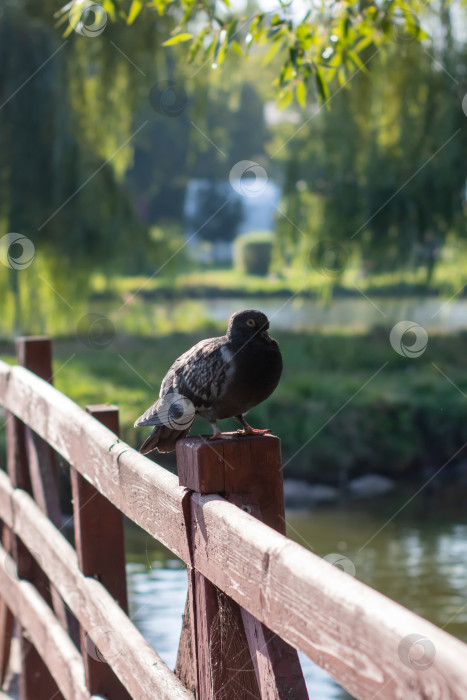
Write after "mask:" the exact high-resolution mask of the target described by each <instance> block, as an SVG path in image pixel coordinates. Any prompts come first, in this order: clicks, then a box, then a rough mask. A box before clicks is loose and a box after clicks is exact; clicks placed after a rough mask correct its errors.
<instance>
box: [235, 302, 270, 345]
mask: <svg viewBox="0 0 467 700" xmlns="http://www.w3.org/2000/svg"><path fill="white" fill-rule="evenodd" d="M268 329H269V321H268V317H267V316H266V315H265V314H263V313H262V311H256V310H255V309H246V310H245V311H236V312H235V313H234V314H232V316H231V317H230V319H229V326H228V328H227V336H228V337H229V338H231V339H240V340H244V341H245V342H246V341H247V340H248V339H249V338H252V337H253V336H256V335H259V336H260V337H261V338H264V339H265V340H267V341H268V342H271V338H270V336H269V333H268Z"/></svg>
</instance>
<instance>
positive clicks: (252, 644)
mask: <svg viewBox="0 0 467 700" xmlns="http://www.w3.org/2000/svg"><path fill="white" fill-rule="evenodd" d="M177 457H178V460H179V461H178V474H179V481H180V485H182V486H185V487H186V488H193V487H200V486H201V487H202V488H203V490H204V492H205V493H207V492H209V491H211V490H212V491H214V490H217V489H218V486H219V484H220V483H223V488H222V491H223V495H224V496H225V498H226V499H227V500H229V501H230V502H232V503H234V504H235V505H236V506H238V507H240V508H242V509H243V510H245V511H246V512H249V513H251V514H252V515H254V516H255V517H257V518H258V519H260V520H264V521H266V522H267V524H268V525H270V526H271V527H274V528H275V529H276V530H278V531H279V532H283V533H285V518H284V496H283V481H282V462H281V452H280V440H279V439H278V438H277V437H274V436H272V435H267V436H257V435H252V436H243V435H242V436H237V435H235V434H234V435H229V436H228V437H225V438H223V439H220V440H215V441H213V442H212V443H210V442H208V441H206V440H205V439H204V438H187V439H184V440H180V441H179V442H178V446H177ZM197 468H198V469H199V471H200V474H202V479H201V478H198V477H197V475H196V469H197ZM220 475H222V478H220ZM192 526H193V522H192ZM198 588H199V589H200V590H198ZM194 595H195V598H196V600H197V630H198V629H200V630H201V632H202V634H201V637H200V633H198V636H197V651H198V670H199V673H198V679H199V680H198V682H199V691H200V696H201V697H206V698H208V697H210V696H209V690H208V689H209V687H211V693H213V696H214V697H216V692H217V693H218V694H220V695H221V696H222V697H223V695H222V693H223V692H224V690H223V687H222V685H221V686H219V687H217V688H214V686H213V678H212V669H213V668H214V669H218V668H221V669H223V670H224V677H222V674H220V675H219V677H220V678H221V680H220V681H219V682H220V683H222V684H223V685H224V686H225V687H227V688H229V689H230V691H231V692H232V694H233V697H235V694H236V693H238V692H239V687H245V685H246V684H248V683H250V685H251V672H252V671H254V672H255V674H256V683H254V688H250V689H249V692H250V693H251V694H252V697H263V698H266V697H267V698H268V699H269V698H270V699H271V700H289V698H291V697H293V698H295V699H296V700H300V699H304V700H305V699H307V698H308V693H307V690H306V685H305V681H304V678H303V673H302V670H301V666H300V663H299V660H298V656H297V652H296V650H295V649H293V648H292V647H291V646H290V645H288V644H287V643H286V642H284V641H283V640H282V639H281V638H280V637H278V636H277V635H276V634H274V633H272V632H271V631H270V630H269V629H267V628H266V627H265V626H263V625H262V624H261V622H259V621H258V620H256V619H255V618H254V617H253V616H252V615H251V614H250V613H248V612H247V611H245V610H243V609H241V608H239V606H238V605H237V604H235V603H233V601H231V600H230V599H228V598H226V597H225V596H224V598H225V599H226V600H227V601H228V604H224V606H223V608H224V611H223V612H222V614H221V610H220V609H219V597H220V596H221V592H220V591H219V589H217V588H216V587H215V586H213V585H212V584H209V582H206V580H205V579H204V577H202V576H201V575H200V574H196V575H195V591H194ZM212 611H214V613H213V612H212ZM216 614H217V618H218V619H221V620H223V621H224V622H223V625H224V628H225V631H226V634H225V636H226V638H228V639H230V640H231V648H234V649H236V656H238V655H239V654H240V653H242V654H243V656H244V659H243V661H242V665H241V667H243V671H240V670H239V669H237V671H236V672H235V673H234V672H233V671H232V670H230V673H231V675H233V676H235V678H236V679H237V680H238V682H239V685H236V684H235V683H231V684H230V685H229V683H228V674H227V672H226V671H225V666H230V665H231V663H230V661H229V660H224V658H223V656H222V652H223V649H222V647H220V649H217V650H213V649H212V648H211V644H210V634H209V627H210V625H211V624H212V618H213V617H214V616H215V615H216ZM206 625H207V631H206ZM185 634H186V632H183V633H182V636H181V644H182V645H183V644H184V643H186V642H185V639H184V635H185ZM242 645H243V646H242ZM240 649H242V652H240ZM216 653H217V656H216ZM224 653H225V652H224ZM250 654H251V659H252V660H251V659H250ZM205 657H207V659H208V660H206V658H205ZM223 664H224V665H223ZM243 676H244V677H243ZM259 688H261V694H260V692H259Z"/></svg>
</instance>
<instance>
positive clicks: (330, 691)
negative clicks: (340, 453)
mask: <svg viewBox="0 0 467 700" xmlns="http://www.w3.org/2000/svg"><path fill="white" fill-rule="evenodd" d="M415 490H416V489H415V487H414V488H412V489H411V488H409V487H404V489H402V488H401V489H399V493H397V494H396V495H395V496H390V497H388V496H385V497H379V498H374V499H371V500H366V501H363V502H353V503H347V504H343V505H341V506H340V507H333V508H329V507H328V508H323V507H321V508H317V509H315V510H313V511H311V512H300V513H298V512H289V513H287V524H288V535H289V537H291V538H293V539H295V540H297V541H298V542H300V543H301V544H302V545H303V546H305V547H307V548H308V549H311V550H313V551H314V552H315V553H316V554H317V555H319V556H326V555H328V554H333V553H334V554H339V555H340V556H341V557H342V558H343V565H344V566H345V565H346V563H345V562H346V560H349V561H350V562H351V564H352V567H354V568H355V576H356V577H357V578H358V579H359V580H360V581H363V582H365V583H367V584H369V585H370V586H372V587H374V588H376V589H377V590H379V591H381V592H382V593H384V594H386V595H388V596H389V597H390V598H393V599H394V600H396V601H398V602H400V603H402V604H403V605H405V606H406V607H408V608H409V609H411V610H413V611H414V612H416V613H418V614H419V615H422V616H423V617H425V618H427V619H428V620H430V621H431V622H433V623H435V624H436V625H438V626H439V627H443V628H444V629H445V630H446V631H448V632H450V633H451V634H453V635H455V636H457V637H459V638H460V639H462V640H463V641H466V642H467V595H466V594H467V514H466V512H465V508H464V504H463V501H464V497H463V494H462V491H460V490H459V488H455V489H453V490H452V491H451V492H449V491H445V492H443V493H442V494H435V493H433V492H431V493H426V492H422V493H421V494H420V495H418V496H417V497H415V498H413V500H412V501H410V502H408V501H409V499H410V498H412V496H413V494H414V493H415ZM398 511H399V512H398ZM396 513H397V514H396ZM127 548H128V559H129V564H128V579H129V594H130V606H131V616H132V619H133V620H134V622H135V623H136V625H137V626H138V627H139V629H140V630H141V632H142V633H143V634H144V636H145V637H146V638H147V639H148V641H149V642H150V643H151V644H152V645H153V646H154V648H155V649H156V650H157V651H158V653H159V654H160V655H161V656H162V658H163V659H164V660H165V661H166V662H167V663H168V664H169V666H170V667H171V668H173V667H174V665H175V660H176V654H177V647H178V640H179V636H180V629H181V615H182V612H183V608H184V603H185V597H186V572H185V570H184V568H183V567H182V565H181V563H180V562H179V561H177V560H176V559H174V557H173V555H171V554H170V553H167V551H166V550H164V549H163V548H162V546H160V545H158V544H157V543H155V542H154V540H153V539H152V538H151V537H149V536H148V535H146V534H145V533H143V532H141V531H137V530H136V529H132V530H131V531H130V532H129V533H128V538H127ZM352 567H349V568H350V570H353V568H352ZM416 632H417V630H416V629H414V630H413V633H416ZM301 661H302V666H303V670H304V674H305V678H306V682H307V687H308V690H309V693H310V697H312V698H313V699H314V700H328V699H331V698H333V699H334V698H340V699H344V698H350V697H351V696H350V695H348V694H347V693H346V692H345V691H343V690H342V689H341V688H339V686H338V685H337V684H336V683H335V682H334V681H333V680H332V678H331V677H330V676H328V674H327V673H325V672H324V671H322V670H321V669H319V668H318V667H317V666H315V665H314V664H313V663H312V662H311V661H310V660H309V659H307V658H306V657H305V656H304V655H301Z"/></svg>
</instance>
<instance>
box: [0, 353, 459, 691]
mask: <svg viewBox="0 0 467 700" xmlns="http://www.w3.org/2000/svg"><path fill="white" fill-rule="evenodd" d="M0 402H1V403H3V404H4V405H5V406H6V408H7V409H8V410H10V411H14V412H15V413H16V414H17V415H18V416H19V417H21V419H22V420H24V421H26V422H28V423H31V425H32V427H33V429H34V430H35V431H36V432H37V433H39V434H40V435H41V436H42V437H45V438H46V439H47V440H49V441H50V442H51V443H52V445H53V446H54V448H55V449H57V451H58V452H60V454H62V455H63V456H64V457H65V459H68V460H69V461H71V462H72V463H73V464H75V465H76V467H77V468H78V469H79V470H80V471H81V473H83V474H84V475H86V478H88V480H90V481H91V483H93V484H94V485H95V486H96V488H98V490H100V491H101V492H103V493H105V494H106V495H107V497H108V498H109V500H111V501H112V502H113V503H114V504H115V505H116V506H117V507H118V508H120V509H121V510H122V511H123V512H124V513H125V514H126V515H127V516H128V517H130V518H131V519H133V520H134V521H135V522H137V523H138V524H139V525H141V527H143V529H145V530H146V531H147V532H149V534H151V535H153V536H154V537H156V538H157V539H159V540H160V541H161V542H163V544H165V545H166V546H167V547H168V548H169V549H171V550H172V551H173V552H174V553H175V554H177V555H178V556H180V558H182V559H183V560H184V561H185V562H190V556H189V550H188V545H187V542H186V536H185V525H184V518H183V510H182V506H181V502H182V496H183V490H182V489H181V487H179V486H178V485H177V479H176V477H174V476H173V475H171V474H168V473H167V472H165V470H162V469H161V468H158V467H157V465H154V464H153V463H152V462H150V461H149V460H147V459H146V458H144V457H142V456H141V455H138V454H137V453H136V452H135V451H134V450H132V449H131V448H130V447H129V446H128V445H125V444H124V443H118V444H117V445H115V443H113V442H112V433H111V432H110V431H108V430H106V429H105V428H104V427H103V426H100V425H99V424H98V423H97V422H96V421H94V420H93V419H92V418H91V417H90V416H86V414H85V413H84V411H81V409H79V408H78V407H77V406H76V405H75V404H73V402H72V401H71V400H70V399H68V398H67V397H63V396H62V395H61V394H60V393H59V392H57V391H56V390H55V389H53V388H52V387H49V386H48V385H47V384H46V383H45V382H41V380H39V379H37V378H35V377H34V376H33V375H31V374H30V373H28V372H27V371H26V370H24V369H23V368H20V367H15V368H12V367H10V366H8V365H6V364H5V363H2V362H0ZM116 448H118V449H116ZM85 456H86V459H84V457H85ZM88 457H89V460H88ZM80 460H81V461H80ZM192 503H193V504H194V508H195V509H196V511H197V517H198V521H199V523H200V526H199V528H198V529H197V532H196V542H195V544H196V550H195V555H194V564H195V566H196V568H197V569H198V570H199V571H200V573H202V574H203V575H204V576H206V577H207V578H209V580H211V581H212V582H213V583H214V584H215V585H216V586H218V587H219V588H220V589H221V590H223V591H225V592H226V593H227V594H228V595H229V596H230V597H231V598H232V599H234V600H235V601H236V602H238V603H239V604H240V605H242V606H243V607H244V608H245V609H246V610H248V611H249V612H250V613H251V614H252V615H254V616H256V617H257V618H258V619H260V621H261V622H263V623H264V624H265V625H267V627H269V628H270V629H271V630H272V631H273V632H275V633H277V634H279V635H280V636H282V637H283V638H284V639H285V640H286V641H288V642H289V643H290V644H291V645H292V646H294V647H296V648H299V649H301V650H302V651H303V652H305V653H306V654H307V655H308V656H309V657H310V658H312V659H313V660H314V661H315V662H316V663H318V664H319V665H320V666H322V667H323V668H325V669H326V670H328V671H329V672H330V673H331V674H332V675H333V676H334V677H335V678H336V679H337V680H338V681H339V682H340V683H341V684H342V685H343V686H344V687H346V688H348V689H349V691H350V692H351V693H353V694H354V695H357V696H358V697H360V698H363V700H367V699H368V700H370V699H371V698H372V697H374V696H375V695H376V694H377V697H378V699H381V700H384V699H385V698H388V699H389V698H395V697H398V696H399V697H403V698H404V700H419V698H420V697H423V696H424V695H425V696H427V697H430V698H445V697H446V698H450V699H451V700H457V699H459V700H461V699H464V698H465V697H467V677H466V676H465V664H466V659H467V648H466V645H464V644H463V643H462V642H460V641H458V640H456V639H454V638H453V637H452V636H451V635H449V634H447V633H445V632H443V631H442V630H439V629H438V628H436V627H435V626H434V625H431V624H430V623H429V622H427V621H425V620H423V619H422V618H420V617H418V616H417V615H415V614H413V613H411V612H410V611H408V610H406V609H404V608H403V607H402V606H400V605H398V604H396V603H394V602H392V601H390V600H388V599H387V598H386V597H385V596H383V595H381V594H379V593H377V592H376V591H374V590H372V589H371V588H369V587H368V586H365V585H364V584H362V583H360V582H358V581H356V580H354V579H352V578H351V577H350V576H349V575H347V574H345V573H343V572H342V571H340V570H338V569H337V568H336V567H333V566H332V565H330V564H329V563H327V562H325V561H323V560H321V559H320V558H319V557H317V556H315V555H314V554H312V553H311V552H308V551H307V550H305V549H304V548H303V547H301V546H300V545H298V544H297V543H294V542H292V541H290V540H288V539H287V538H285V537H284V536H283V535H280V534H279V533H276V532H274V531H273V530H272V529H271V528H269V527H267V526H266V525H264V524H263V523H260V522H256V521H255V520H254V519H252V518H251V517H250V516H249V515H248V514H247V513H243V512H242V511H240V510H239V509H238V508H236V507H235V506H234V505H232V504H229V503H227V502H226V501H225V500H224V499H222V498H220V497H218V496H200V495H194V496H193V497H192ZM414 633H419V634H421V635H423V636H425V637H427V638H428V639H429V640H431V642H432V643H433V644H434V646H435V649H436V657H435V659H434V661H433V663H432V664H431V665H429V667H427V668H424V669H420V668H418V669H417V668H412V667H408V666H407V665H405V664H404V663H403V662H402V661H401V659H400V658H399V654H398V648H399V645H400V644H401V642H402V641H403V640H404V639H405V638H406V637H407V635H410V634H414ZM375 648H377V649H378V654H377V655H376V654H375ZM414 666H415V664H414Z"/></svg>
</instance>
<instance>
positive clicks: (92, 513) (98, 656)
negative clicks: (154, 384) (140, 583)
mask: <svg viewBox="0 0 467 700" xmlns="http://www.w3.org/2000/svg"><path fill="white" fill-rule="evenodd" d="M86 410H87V411H88V413H90V414H91V415H92V416H94V417H95V418H97V420H98V421H100V422H101V423H102V424H103V425H105V426H106V427H107V428H109V429H110V430H112V431H113V432H114V433H115V435H116V436H117V437H118V434H119V424H118V423H119V421H118V408H117V407H116V406H111V405H110V404H105V405H97V406H87V408H86ZM71 486H72V493H73V513H74V521H75V546H76V552H77V555H78V563H79V566H80V569H81V571H82V572H83V574H84V575H85V576H92V577H93V578H96V579H97V580H98V581H100V582H101V583H102V584H103V585H104V586H105V588H107V590H108V591H109V593H110V594H111V595H112V596H113V597H114V598H115V600H116V601H117V603H118V604H119V605H120V607H121V608H122V609H123V610H124V611H125V612H126V613H128V602H127V589H126V573H125V540H124V531H123V513H121V512H120V511H119V510H118V508H116V507H115V506H114V505H113V504H112V503H110V501H109V500H108V499H107V498H105V496H103V495H102V494H101V493H100V492H99V491H97V489H95V488H94V486H93V485H92V484H90V483H89V482H88V481H86V479H85V478H84V477H83V476H81V474H80V473H79V472H78V471H76V469H74V468H73V467H71ZM102 632H104V634H103V635H101V636H102V637H103V638H105V631H102ZM81 653H82V656H83V660H84V667H85V672H86V684H87V687H88V689H89V692H90V694H91V695H99V696H102V697H108V698H112V700H130V695H129V694H128V692H127V690H126V689H125V688H124V687H123V685H122V684H121V683H120V681H119V680H118V678H117V676H116V675H115V674H114V672H113V671H112V669H111V667H110V666H109V665H108V663H106V662H105V661H104V658H105V649H97V648H96V647H95V646H94V643H93V642H92V641H91V639H90V637H89V636H88V635H87V634H86V632H85V630H84V629H81Z"/></svg>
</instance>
